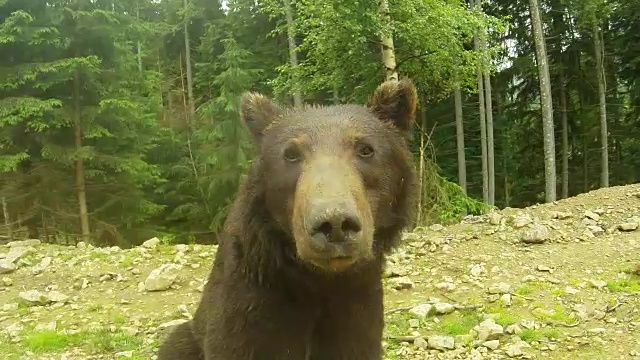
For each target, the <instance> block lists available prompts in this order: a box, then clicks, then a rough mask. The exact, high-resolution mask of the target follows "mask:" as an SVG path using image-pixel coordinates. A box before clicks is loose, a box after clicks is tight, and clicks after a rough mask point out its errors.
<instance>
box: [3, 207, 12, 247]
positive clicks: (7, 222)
mask: <svg viewBox="0 0 640 360" xmlns="http://www.w3.org/2000/svg"><path fill="white" fill-rule="evenodd" d="M2 215H3V216H4V226H5V227H6V228H7V237H9V241H13V228H12V226H11V216H10V215H9V209H8V208H7V199H6V198H5V197H4V196H3V197H2Z"/></svg>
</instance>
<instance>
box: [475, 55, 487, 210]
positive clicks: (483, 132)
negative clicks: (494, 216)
mask: <svg viewBox="0 0 640 360" xmlns="http://www.w3.org/2000/svg"><path fill="white" fill-rule="evenodd" d="M476 43H477V42H476ZM476 48H477V47H476ZM477 76H478V108H479V114H480V148H481V150H482V151H481V160H482V161H481V162H482V200H484V202H486V203H489V169H488V161H487V123H486V121H485V115H486V112H485V108H484V104H485V102H484V84H483V81H482V70H480V66H478V71H477Z"/></svg>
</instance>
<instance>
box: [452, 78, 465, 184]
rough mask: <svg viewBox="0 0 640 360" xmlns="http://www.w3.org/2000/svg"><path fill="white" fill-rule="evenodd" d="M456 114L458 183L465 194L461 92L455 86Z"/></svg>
mask: <svg viewBox="0 0 640 360" xmlns="http://www.w3.org/2000/svg"><path fill="white" fill-rule="evenodd" d="M453 99H454V105H455V114H456V144H457V146H458V183H459V184H460V187H461V188H462V191H464V193H465V194H466V193H467V162H466V159H465V152H464V123H463V117H462V91H460V87H459V86H457V87H456V88H455V90H454V91H453Z"/></svg>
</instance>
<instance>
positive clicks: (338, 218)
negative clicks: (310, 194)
mask: <svg viewBox="0 0 640 360" xmlns="http://www.w3.org/2000/svg"><path fill="white" fill-rule="evenodd" d="M366 215H367V214H363V213H362V212H361V211H359V209H358V206H357V204H356V201H355V199H353V198H352V197H350V196H345V197H341V198H337V197H326V198H322V197H321V198H319V199H318V198H316V199H313V200H310V201H309V202H308V203H307V206H306V211H305V212H304V215H302V218H303V220H302V221H301V223H303V224H304V231H301V232H299V233H298V234H297V236H296V247H297V250H298V255H299V257H300V259H301V260H303V261H306V262H309V263H312V264H314V265H316V266H318V267H321V268H324V269H327V270H331V271H342V270H345V269H347V268H349V267H350V266H351V265H353V264H354V263H355V262H357V261H358V260H360V259H363V258H369V257H370V256H371V254H372V244H373V233H372V231H368V230H367V228H368V226H366V224H369V223H370V221H368V219H367V218H366ZM369 227H370V226H369Z"/></svg>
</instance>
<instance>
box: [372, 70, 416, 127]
mask: <svg viewBox="0 0 640 360" xmlns="http://www.w3.org/2000/svg"><path fill="white" fill-rule="evenodd" d="M417 103H418V94H417V92H416V87H415V86H414V85H413V82H412V81H411V80H409V79H402V80H400V81H398V80H388V81H385V82H384V83H382V84H381V85H380V86H378V88H377V89H376V91H375V92H374V93H373V95H372V96H371V98H370V99H369V104H368V106H369V108H370V109H371V110H372V111H373V112H374V114H376V115H377V116H378V117H379V118H380V119H381V120H391V121H392V122H393V124H394V125H395V126H396V127H397V128H398V129H400V130H404V131H407V130H409V129H410V128H411V127H412V126H413V122H414V119H415V114H416V107H417Z"/></svg>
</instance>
